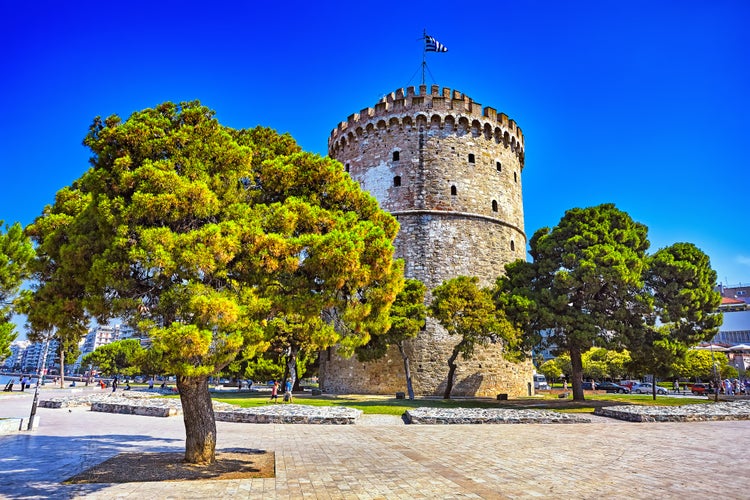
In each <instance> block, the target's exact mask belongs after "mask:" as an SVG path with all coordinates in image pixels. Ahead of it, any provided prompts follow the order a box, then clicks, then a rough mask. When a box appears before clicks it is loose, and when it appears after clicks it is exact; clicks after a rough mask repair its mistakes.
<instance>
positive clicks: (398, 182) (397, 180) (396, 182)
mask: <svg viewBox="0 0 750 500" xmlns="http://www.w3.org/2000/svg"><path fill="white" fill-rule="evenodd" d="M400 185H401V176H400V175H397V176H396V177H394V178H393V187H399V186H400Z"/></svg>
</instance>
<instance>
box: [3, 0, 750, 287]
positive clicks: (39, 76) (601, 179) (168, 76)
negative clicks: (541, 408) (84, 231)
mask: <svg viewBox="0 0 750 500" xmlns="http://www.w3.org/2000/svg"><path fill="white" fill-rule="evenodd" d="M263 3H264V4H266V6H264V7H258V6H256V4H257V5H260V4H261V2H248V1H236V2H225V1H216V2H191V1H187V0H185V1H180V2H161V1H153V0H152V1H149V2H141V1H139V0H136V1H129V2H103V1H97V2H83V1H77V2H57V1H55V2H52V1H42V2H33V1H30V2H16V1H11V0H0V46H2V47H3V50H2V53H3V57H2V76H1V77H0V95H2V96H3V98H4V103H3V109H4V113H3V117H2V121H0V168H1V170H2V179H3V181H4V182H3V189H2V195H1V196H0V219H3V220H5V221H6V222H13V221H20V222H21V223H22V224H24V225H25V224H28V223H30V222H32V220H33V219H34V217H36V216H37V215H38V214H40V213H41V211H42V209H43V207H44V206H45V205H46V204H49V203H52V201H53V199H54V195H55V192H56V191H57V190H59V189H60V188H62V187H63V186H65V185H68V184H70V183H71V182H72V181H73V180H75V179H77V178H78V177H80V176H81V175H82V173H83V172H84V171H85V170H86V169H87V168H88V158H89V153H88V151H87V150H86V149H85V148H84V147H83V146H82V145H81V141H82V139H83V137H84V136H85V134H86V132H87V130H88V126H89V125H90V123H91V121H92V119H93V118H94V117H95V116H97V115H101V116H107V115H110V114H119V115H120V116H122V117H123V118H126V117H127V116H128V115H130V113H132V112H133V111H136V110H140V109H143V108H147V107H152V106H154V105H156V104H158V103H160V102H163V101H167V100H170V101H183V100H193V99H200V100H201V101H202V102H203V103H204V104H205V105H207V106H209V107H210V108H212V109H214V110H215V111H216V114H217V118H218V119H219V120H220V121H221V122H222V123H223V124H225V125H228V126H232V127H236V128H244V127H253V126H256V125H259V124H260V125H265V126H270V127H273V128H275V129H276V130H278V131H280V132H289V133H291V135H292V136H293V137H295V138H296V139H297V141H298V142H299V143H300V145H301V146H302V147H303V148H304V149H306V150H308V151H313V152H316V153H320V154H326V153H327V150H326V148H327V140H328V136H329V134H330V132H331V130H332V129H333V128H334V127H335V126H336V124H337V123H338V122H340V121H342V120H345V119H346V117H347V116H348V115H350V114H352V113H355V112H358V111H359V110H360V109H362V108H365V107H368V106H373V105H374V104H375V103H376V102H377V100H378V99H379V98H380V97H382V96H383V95H384V94H386V93H388V92H391V91H394V90H396V89H397V88H399V87H406V86H408V85H418V84H419V79H420V75H419V67H420V63H421V60H422V42H421V41H419V38H420V37H421V35H422V30H423V29H427V32H428V33H429V34H431V35H433V36H434V37H436V38H437V39H438V40H439V41H440V42H442V43H443V44H445V45H446V46H447V47H448V48H449V52H447V53H444V54H434V53H432V54H428V65H429V68H430V73H428V78H427V83H428V84H432V83H436V84H438V85H440V86H444V87H450V88H454V89H458V90H460V91H462V92H464V93H465V94H467V95H468V96H470V97H472V98H473V99H474V100H475V101H477V102H479V103H481V104H482V105H485V106H492V107H494V108H496V109H498V110H499V111H502V112H505V113H506V114H508V115H509V116H510V117H512V118H513V119H515V120H516V122H517V123H518V124H519V125H520V127H521V128H522V130H523V132H524V135H525V138H526V167H525V170H524V172H523V190H524V200H525V203H524V205H525V213H526V231H527V234H528V236H529V237H530V236H531V235H532V234H533V232H534V231H536V230H537V229H538V228H540V227H543V226H554V225H555V224H556V223H557V222H558V221H559V219H560V217H562V216H563V214H564V212H565V210H567V209H569V208H572V207H584V206H591V205H596V204H599V203H604V202H613V203H615V204H616V205H617V206H618V207H619V208H620V209H622V210H625V211H627V212H628V213H630V215H631V216H632V217H633V218H634V219H635V220H637V221H639V222H642V223H644V224H646V225H647V226H648V227H649V236H650V240H651V243H652V247H651V250H652V251H655V250H657V249H658V248H661V247H664V246H667V245H670V244H672V243H674V242H677V241H689V242H693V243H695V244H696V245H698V246H699V247H700V248H701V249H703V250H704V251H705V252H706V253H708V255H709V256H710V257H711V261H712V265H713V267H714V269H716V271H717V273H718V276H719V281H722V282H725V283H727V282H728V283H730V284H736V283H740V282H742V283H747V282H750V231H749V230H748V229H749V227H750V223H749V222H748V219H747V203H748V202H747V200H748V195H749V194H750V182H749V181H750V169H749V168H748V167H750V162H749V161H748V160H749V159H750V151H749V148H750V125H749V124H750V28H748V26H750V2H748V1H744V0H736V1H722V0H717V1H711V2H706V1H705V0H680V1H673V2H670V1H657V2H654V1H650V0H649V1H646V0H631V1H628V2H609V1H565V2H561V1H559V0H558V1H514V2H507V1H504V2H471V3H463V4H462V3H460V2H455V1H450V2H441V1H431V2H422V1H412V2H396V3H389V2H378V3H370V2H367V1H362V2H338V1H329V2H324V3H323V2H321V3H318V2H309V1H307V2H300V1H288V2H284V3H283V4H282V3H280V2H279V3H277V2H263ZM275 4H276V5H279V6H278V7H277V6H271V5H275Z"/></svg>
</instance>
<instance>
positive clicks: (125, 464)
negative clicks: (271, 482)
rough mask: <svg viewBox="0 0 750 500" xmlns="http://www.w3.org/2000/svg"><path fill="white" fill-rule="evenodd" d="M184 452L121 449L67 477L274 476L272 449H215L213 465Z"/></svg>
mask: <svg viewBox="0 0 750 500" xmlns="http://www.w3.org/2000/svg"><path fill="white" fill-rule="evenodd" d="M184 456H185V455H184V453H121V454H119V455H117V456H114V457H112V458H110V459H109V460H106V461H104V462H102V463H100V464H98V465H95V466H94V467H91V468H90V469H87V470H85V471H83V472H81V473H80V474H77V475H75V476H73V477H71V478H68V479H66V480H65V481H64V483H65V484H82V483H136V482H152V481H194V480H207V479H246V478H256V477H262V478H268V477H275V474H276V471H275V466H274V463H275V457H274V453H273V452H268V451H261V450H234V451H221V452H217V453H216V463H214V464H212V465H191V464H187V463H184V462H183V458H184Z"/></svg>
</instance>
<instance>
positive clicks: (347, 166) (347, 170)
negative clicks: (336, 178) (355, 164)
mask: <svg viewBox="0 0 750 500" xmlns="http://www.w3.org/2000/svg"><path fill="white" fill-rule="evenodd" d="M344 170H346V173H349V164H348V163H347V164H346V165H344Z"/></svg>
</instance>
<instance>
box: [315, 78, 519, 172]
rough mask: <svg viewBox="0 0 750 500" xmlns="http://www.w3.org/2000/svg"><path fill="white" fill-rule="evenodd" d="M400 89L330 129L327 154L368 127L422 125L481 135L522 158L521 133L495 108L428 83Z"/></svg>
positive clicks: (359, 134) (361, 133) (371, 128)
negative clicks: (372, 106)
mask: <svg viewBox="0 0 750 500" xmlns="http://www.w3.org/2000/svg"><path fill="white" fill-rule="evenodd" d="M418 90H419V91H418V92H417V91H416V90H415V87H407V88H406V89H405V90H404V89H403V88H400V89H398V90H396V91H395V92H391V93H390V94H387V95H385V96H384V97H383V98H382V99H380V101H378V103H377V104H375V107H374V108H365V109H363V110H362V111H360V112H359V113H354V114H352V115H350V116H349V117H348V118H347V120H346V121H345V122H341V123H339V124H338V126H337V127H336V128H335V129H333V131H332V132H331V135H330V137H329V139H328V150H329V153H331V152H334V151H336V150H337V149H339V148H340V147H342V146H345V145H346V144H347V143H350V142H351V141H356V140H358V139H359V138H360V137H362V136H363V135H364V134H365V133H366V132H368V131H371V130H383V129H386V130H387V129H391V128H393V127H398V128H403V127H414V126H417V127H424V128H427V129H429V128H433V127H438V128H440V129H446V128H448V129H449V130H453V131H455V133H456V134H457V135H462V134H472V135H473V136H475V137H479V136H484V138H485V139H487V140H492V141H494V142H496V143H498V144H499V143H502V144H504V145H505V147H508V148H511V149H512V150H513V151H514V152H515V153H516V154H517V155H518V156H519V158H521V161H523V156H524V137H523V132H522V131H521V129H520V127H518V125H517V124H516V122H515V121H513V120H512V119H510V118H508V115H506V114H505V113H498V112H497V110H496V109H495V108H492V107H489V106H486V107H482V105H481V104H479V103H478V102H475V101H474V100H473V99H472V98H471V97H468V96H467V95H465V94H463V93H461V92H459V91H458V90H451V89H449V88H440V86H439V85H432V86H431V87H430V89H429V92H428V88H427V86H426V85H420V86H419V89H418Z"/></svg>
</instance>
